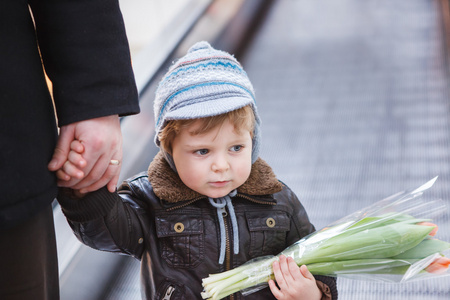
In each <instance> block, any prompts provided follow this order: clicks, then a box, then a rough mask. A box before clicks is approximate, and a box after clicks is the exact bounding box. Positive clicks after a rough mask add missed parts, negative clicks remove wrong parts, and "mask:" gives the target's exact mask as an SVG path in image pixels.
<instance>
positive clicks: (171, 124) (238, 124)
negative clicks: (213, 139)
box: [158, 105, 255, 154]
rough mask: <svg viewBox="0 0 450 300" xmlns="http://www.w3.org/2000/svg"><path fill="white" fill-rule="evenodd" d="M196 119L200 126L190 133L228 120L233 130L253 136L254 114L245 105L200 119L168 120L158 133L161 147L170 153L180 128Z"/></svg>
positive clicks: (195, 132)
mask: <svg viewBox="0 0 450 300" xmlns="http://www.w3.org/2000/svg"><path fill="white" fill-rule="evenodd" d="M198 120H200V121H201V125H202V126H199V127H198V128H197V130H195V131H192V132H191V134H192V135H198V134H203V133H207V132H209V131H211V130H213V129H215V128H217V127H218V126H220V125H222V124H223V123H224V122H225V121H227V120H228V121H230V122H231V123H232V124H233V125H234V130H235V131H236V132H237V133H241V131H242V130H248V131H249V132H250V135H251V137H252V138H253V131H254V129H255V115H254V113H253V109H252V108H251V106H250V105H247V106H244V107H241V108H239V109H236V110H233V111H230V112H227V113H224V114H221V115H217V116H212V117H206V118H201V119H187V120H170V121H168V122H167V125H166V126H165V127H164V128H163V129H162V130H161V132H160V133H159V134H158V139H159V141H160V147H161V149H162V150H163V151H166V152H167V153H169V154H172V142H173V140H174V139H175V137H176V136H177V134H179V133H180V131H181V130H182V129H184V128H188V127H190V126H191V125H192V124H193V123H195V122H197V121H198Z"/></svg>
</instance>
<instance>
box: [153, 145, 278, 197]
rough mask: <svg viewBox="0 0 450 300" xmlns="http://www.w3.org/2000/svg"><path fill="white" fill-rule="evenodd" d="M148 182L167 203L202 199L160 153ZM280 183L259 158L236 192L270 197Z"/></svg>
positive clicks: (276, 190)
mask: <svg viewBox="0 0 450 300" xmlns="http://www.w3.org/2000/svg"><path fill="white" fill-rule="evenodd" d="M148 180H149V181H150V183H151V184H152V187H153V191H154V193H155V195H156V196H158V198H160V199H163V200H165V201H167V202H171V203H175V202H179V201H185V200H191V199H195V198H198V197H204V196H203V195H201V194H199V193H197V192H196V191H193V190H191V189H190V188H188V187H187V186H186V185H185V184H184V183H183V182H182V181H181V179H180V177H179V176H178V174H177V173H175V172H174V171H173V170H172V169H171V168H170V166H169V164H168V163H167V161H166V160H165V159H164V156H163V154H162V152H161V151H160V152H159V153H158V154H157V155H156V156H155V158H154V159H153V161H152V163H151V164H150V166H149V168H148ZM281 189H282V183H281V182H279V181H278V179H277V178H276V176H275V174H274V173H273V171H272V168H271V167H270V166H269V165H268V164H267V163H266V162H265V161H264V160H262V159H261V158H258V159H257V160H256V162H255V163H254V164H253V165H252V170H251V172H250V176H249V178H248V179H247V181H246V182H244V184H243V185H241V186H240V187H239V188H238V189H237V190H238V192H239V193H243V194H247V195H253V196H256V195H270V194H274V193H276V192H279V191H281Z"/></svg>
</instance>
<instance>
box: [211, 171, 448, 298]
mask: <svg viewBox="0 0 450 300" xmlns="http://www.w3.org/2000/svg"><path fill="white" fill-rule="evenodd" d="M436 179H437V177H436V178H434V179H432V180H430V181H429V182H427V183H425V184H424V185H422V186H420V187H419V188H417V189H414V190H412V191H405V192H400V193H397V194H394V195H392V196H390V197H388V198H386V199H383V200H381V201H379V202H376V203H375V204H373V205H371V206H369V207H366V208H365V209H362V210H360V211H357V212H355V213H352V214H350V215H348V216H346V217H344V218H342V219H340V220H338V221H336V222H333V223H332V224H330V225H329V226H326V227H325V228H323V229H321V230H318V231H316V232H314V233H312V234H310V235H308V236H306V237H304V238H302V239H301V240H299V241H298V242H296V243H295V244H293V245H291V246H290V247H288V248H286V249H285V250H284V251H282V252H281V253H280V254H279V255H277V256H270V257H261V258H257V259H254V260H251V261H249V262H247V263H245V264H243V265H242V266H240V267H238V268H235V269H233V270H230V271H226V272H223V273H219V274H213V275H210V276H209V277H208V278H204V279H203V287H204V292H203V293H202V297H203V298H204V299H222V298H223V297H226V296H228V295H230V294H232V293H235V292H237V291H242V293H243V294H249V293H253V292H255V291H257V290H260V289H261V288H263V287H265V286H267V282H268V280H269V279H271V278H272V279H273V271H272V263H273V262H274V261H276V260H278V257H279V256H280V255H285V256H290V257H292V258H294V260H295V262H296V263H297V265H299V266H300V265H306V266H307V267H308V269H309V271H310V272H311V273H313V274H315V275H326V276H339V277H346V278H352V279H364V280H377V281H386V282H403V281H407V280H408V281H410V280H417V279H423V278H430V277H432V276H445V275H449V274H450V272H449V270H448V266H449V264H450V259H449V258H447V257H446V256H445V254H446V252H447V251H448V250H449V249H450V243H447V242H445V241H441V240H438V239H436V238H435V237H434V235H435V233H436V231H437V225H435V224H433V223H432V220H433V218H434V217H437V216H438V215H440V214H443V213H447V208H446V206H445V204H444V202H443V201H441V200H424V199H423V198H422V194H423V192H424V191H425V190H427V189H429V188H430V187H431V186H432V185H433V184H434V182H435V181H436Z"/></svg>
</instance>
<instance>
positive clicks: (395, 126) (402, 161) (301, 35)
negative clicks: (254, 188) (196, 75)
mask: <svg viewBox="0 0 450 300" xmlns="http://www.w3.org/2000/svg"><path fill="white" fill-rule="evenodd" d="M440 22H441V21H440V13H439V5H438V2H437V1H427V0H409V1H392V0H381V1H380V0H378V1H358V0H343V1H322V0H318V1H306V0H304V1H302V0H295V1H294V0H280V1H274V5H273V7H272V9H271V11H270V12H269V14H268V16H267V19H266V20H265V22H264V24H263V26H262V28H261V29H260V31H259V32H258V34H257V36H256V37H255V39H254V40H253V41H252V43H251V45H250V47H249V49H248V51H247V52H246V54H245V57H243V58H241V62H242V63H243V66H244V69H245V70H246V71H247V73H248V75H249V77H250V79H251V80H252V82H253V85H254V87H255V89H256V99H257V104H258V109H259V112H260V115H261V118H262V122H263V124H262V137H263V145H262V153H261V157H262V158H263V159H265V160H266V161H267V162H268V163H269V164H270V165H271V166H272V167H273V169H274V171H275V173H276V174H277V175H278V177H279V179H281V180H282V181H283V182H285V183H286V184H287V185H289V186H290V187H291V188H292V189H293V190H294V191H295V192H296V194H297V195H298V196H299V198H300V200H301V202H302V203H303V204H304V206H305V207H306V209H307V211H308V213H309V216H310V219H311V220H312V222H313V223H314V224H315V226H316V228H318V229H319V228H321V227H323V226H326V225H327V224H329V223H331V222H333V221H335V220H337V219H339V218H341V217H344V216H346V215H348V214H350V213H352V212H354V211H356V210H359V209H362V208H364V207H366V206H368V205H369V204H371V203H373V202H375V201H378V200H381V199H383V198H385V197H387V196H390V195H391V194H394V193H396V192H399V191H402V190H405V189H410V188H415V187H418V186H419V185H421V184H422V183H425V182H426V181H428V180H429V179H431V178H433V177H434V176H437V175H438V176H439V178H438V180H437V182H436V184H435V185H434V186H433V187H432V188H431V190H429V191H427V192H426V194H425V197H429V198H430V199H432V198H433V199H434V198H441V199H443V200H444V201H445V203H446V204H447V205H448V206H450V151H449V150H450V148H449V146H450V109H449V108H450V99H449V78H448V66H447V65H446V60H445V55H446V53H445V51H446V49H445V48H444V47H445V46H444V45H445V43H444V41H443V33H442V32H441V29H442V25H441V23H440ZM437 221H438V222H439V223H438V224H439V225H440V227H439V228H440V230H439V232H438V237H439V238H440V239H443V240H446V241H450V223H449V210H447V211H445V212H443V214H442V216H441V217H440V218H439V219H438V220H437ZM338 289H339V293H340V297H339V298H340V299H343V300H349V299H352V300H353V299H354V300H356V299H358V300H359V299H364V300H370V299H377V300H378V299H396V300H399V299H408V300H419V299H427V300H428V299H450V277H445V278H440V279H431V280H423V281H417V282H410V283H404V284H387V283H378V282H368V281H356V280H349V279H339V280H338Z"/></svg>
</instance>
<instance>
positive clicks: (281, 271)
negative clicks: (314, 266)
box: [273, 255, 290, 290]
mask: <svg viewBox="0 0 450 300" xmlns="http://www.w3.org/2000/svg"><path fill="white" fill-rule="evenodd" d="M273 274H274V275H275V280H276V281H277V284H278V286H279V287H280V289H281V290H283V289H286V288H287V287H288V284H287V281H286V280H287V278H288V277H290V274H289V268H288V266H287V262H286V256H284V255H280V258H279V260H278V261H277V262H274V263H273Z"/></svg>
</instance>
